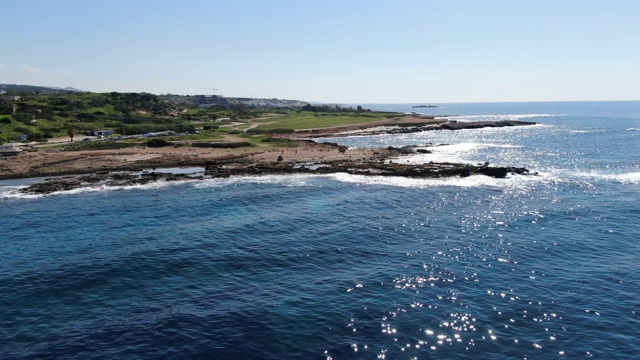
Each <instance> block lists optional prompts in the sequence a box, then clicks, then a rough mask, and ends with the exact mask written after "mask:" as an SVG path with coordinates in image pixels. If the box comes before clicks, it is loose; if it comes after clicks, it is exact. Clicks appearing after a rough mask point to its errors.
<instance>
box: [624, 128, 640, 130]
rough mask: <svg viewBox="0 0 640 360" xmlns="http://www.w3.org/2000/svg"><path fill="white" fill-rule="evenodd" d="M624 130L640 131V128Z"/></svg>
mask: <svg viewBox="0 0 640 360" xmlns="http://www.w3.org/2000/svg"><path fill="white" fill-rule="evenodd" d="M625 130H626V131H640V128H628V129H625Z"/></svg>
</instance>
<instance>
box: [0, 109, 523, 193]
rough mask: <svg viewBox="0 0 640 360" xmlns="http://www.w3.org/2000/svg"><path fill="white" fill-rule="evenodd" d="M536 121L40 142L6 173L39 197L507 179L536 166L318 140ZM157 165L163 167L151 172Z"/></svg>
mask: <svg viewBox="0 0 640 360" xmlns="http://www.w3.org/2000/svg"><path fill="white" fill-rule="evenodd" d="M533 124H535V123H531V122H522V121H496V122H476V123H470V122H456V121H451V120H448V119H446V118H445V119H437V118H433V117H415V116H401V117H396V118H393V119H386V118H383V119H372V121H368V122H363V123H358V124H336V125H332V126H327V127H321V128H313V129H302V130H296V131H288V132H286V133H284V134H278V133H273V134H270V135H269V136H268V137H266V138H264V137H263V138H261V141H260V142H255V141H254V142H252V141H251V137H252V134H251V132H250V131H245V132H243V133H242V134H241V135H238V134H227V136H225V137H224V139H221V140H222V141H220V140H218V141H215V142H209V143H206V142H205V143H202V142H197V143H192V144H190V145H191V146H189V145H186V144H185V143H178V142H173V141H164V140H163V141H160V142H161V143H163V144H164V145H167V146H161V147H154V145H153V144H152V143H151V142H152V140H145V141H143V142H138V143H133V144H129V145H131V146H126V147H122V148H115V147H114V148H112V149H108V148H106V149H101V150H98V149H96V150H86V149H85V150H76V151H64V149H65V148H64V147H38V148H35V149H33V150H31V151H28V152H24V153H22V154H20V155H18V156H15V157H8V158H3V159H2V160H0V178H1V179H11V178H14V179H15V178H31V177H47V178H49V179H47V180H46V181H42V182H38V183H36V184H33V185H31V186H29V187H26V188H24V189H23V190H22V191H23V192H26V193H36V194H46V193H51V192H54V191H60V190H71V189H75V188H79V187H83V186H91V185H92V184H96V183H100V184H102V185H105V186H123V185H125V186H126V185H135V184H145V183H148V182H152V181H160V180H162V181H175V180H189V179H202V178H223V177H229V176H247V175H249V176H252V175H253V176H259V175H267V174H330V173H349V174H358V175H375V176H404V177H415V178H436V177H437V178H441V177H451V176H460V177H466V176H470V175H486V176H491V177H496V178H503V177H506V176H507V175H508V174H509V173H516V174H528V173H529V171H528V170H527V169H526V168H522V167H494V166H490V165H489V164H488V163H483V164H477V165H470V164H457V163H433V162H431V163H428V164H421V165H415V164H413V165H412V164H403V163H401V162H400V161H394V159H397V158H398V157H400V156H402V155H407V154H411V153H420V152H422V153H425V152H430V150H429V147H430V146H432V145H431V144H417V145H416V146H407V147H402V148H394V147H387V148H379V149H349V148H347V147H345V146H340V145H338V144H336V143H322V142H316V141H314V140H313V138H316V137H329V136H331V137H340V136H353V135H373V134H396V133H406V132H418V131H442V130H449V131H454V130H463V129H477V128H484V127H507V126H527V125H533ZM107 143H108V142H107ZM207 144H209V145H210V146H207ZM223 144H228V146H224V145H223ZM234 144H235V145H237V146H235V145H234ZM105 147H106V146H105ZM175 167H201V168H203V169H204V172H198V173H195V174H190V173H180V174H176V173H171V172H163V171H162V169H164V168H175ZM153 169H155V170H154V171H150V170H153Z"/></svg>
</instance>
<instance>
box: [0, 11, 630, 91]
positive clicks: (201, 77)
mask: <svg viewBox="0 0 640 360" xmlns="http://www.w3.org/2000/svg"><path fill="white" fill-rule="evenodd" d="M639 19H640V1H637V0H627V1H625V0H608V1H605V0H601V1H600V0H599V1H595V0H581V1H577V0H554V1H547V0H536V1H520V0H511V1H506V0H504V1H492V0H487V1H481V0H467V1H456V0H394V1H391V0H389V1H382V0H368V1H360V0H340V1H338V0H323V1H303V0H297V1H296V0H287V1H285V0H271V1H266V0H264V1H257V0H234V1H231V0H229V1H226V0H225V1H204V0H181V1H177V0H176V1H165V0H154V1H150V0H149V1H134V0H127V1H124V0H91V1H86V0H57V1H49V0H39V1H38V0H0V20H1V22H0V24H1V27H0V29H1V30H0V34H1V35H0V83H12V84H13V83H15V84H30V85H46V86H60V87H65V86H73V87H76V88H80V89H82V90H87V91H94V92H108V91H121V92H125V91H133V92H142V91H145V92H150V93H155V94H164V93H175V94H184V95H187V94H199V93H207V92H209V93H210V92H211V91H209V90H205V89H203V88H217V89H219V90H218V92H217V93H219V94H222V95H225V96H247V97H267V98H271V97H277V98H286V99H299V100H307V101H320V102H342V103H376V102H378V103H381V102H383V103H402V102H427V103H429V102H432V103H437V102H483V101H563V100H640V46H639V45H640V20H639Z"/></svg>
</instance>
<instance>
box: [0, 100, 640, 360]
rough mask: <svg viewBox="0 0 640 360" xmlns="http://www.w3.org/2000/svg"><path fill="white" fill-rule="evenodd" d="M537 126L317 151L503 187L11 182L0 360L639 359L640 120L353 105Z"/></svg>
mask: <svg viewBox="0 0 640 360" xmlns="http://www.w3.org/2000/svg"><path fill="white" fill-rule="evenodd" d="M362 105H363V106H365V105H366V106H365V107H368V108H372V109H375V110H388V111H401V112H405V113H410V112H416V113H420V114H425V115H437V116H449V117H450V118H451V119H455V120H457V121H485V120H524V121H533V122H536V123H537V125H533V126H523V127H507V128H488V129H475V130H460V131H447V130H444V131H427V132H420V133H411V134H396V135H376V136H353V137H336V138H324V139H320V140H319V141H326V142H337V143H339V144H342V145H346V146H349V147H351V148H371V147H387V146H396V147H397V146H404V145H418V146H429V148H430V149H431V150H432V153H429V154H416V155H408V156H404V157H399V158H395V159H393V161H394V162H400V163H414V164H415V163H424V162H429V161H435V162H438V161H446V162H466V163H472V164H478V163H484V162H489V163H490V164H491V165H496V166H501V165H504V166H517V167H526V168H528V169H530V171H531V173H532V175H529V176H521V175H509V176H508V177H507V178H505V179H494V178H490V177H486V176H471V177H466V178H449V179H411V178H387V177H376V176H373V177H366V176H355V175H348V174H333V175H319V176H313V175H286V176H263V177H231V178H227V179H208V180H197V181H185V182H175V183H155V184H150V185H145V186H131V187H119V188H104V187H100V186H96V187H92V188H85V189H83V190H74V191H68V192H58V193H53V194H49V195H44V196H40V195H24V194H21V193H20V192H19V191H18V190H19V189H20V188H22V187H24V186H26V185H27V184H29V183H30V182H33V181H39V179H29V180H24V179H23V180H11V181H2V182H0V230H1V231H2V235H1V236H0V239H1V240H0V359H170V358H175V359H178V358H179V359H563V358H567V359H575V358H580V359H582V358H594V359H638V358H640V102H549V103H542V102H540V103H466V104H429V105H437V106H439V107H437V108H424V107H413V106H414V105H420V104H362Z"/></svg>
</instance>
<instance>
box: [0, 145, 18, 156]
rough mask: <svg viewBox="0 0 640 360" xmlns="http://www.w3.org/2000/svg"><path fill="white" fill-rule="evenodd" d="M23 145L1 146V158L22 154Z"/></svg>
mask: <svg viewBox="0 0 640 360" xmlns="http://www.w3.org/2000/svg"><path fill="white" fill-rule="evenodd" d="M20 146H22V144H20V143H7V144H2V145H0V156H15V155H18V154H20V152H21V151H22V149H20Z"/></svg>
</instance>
